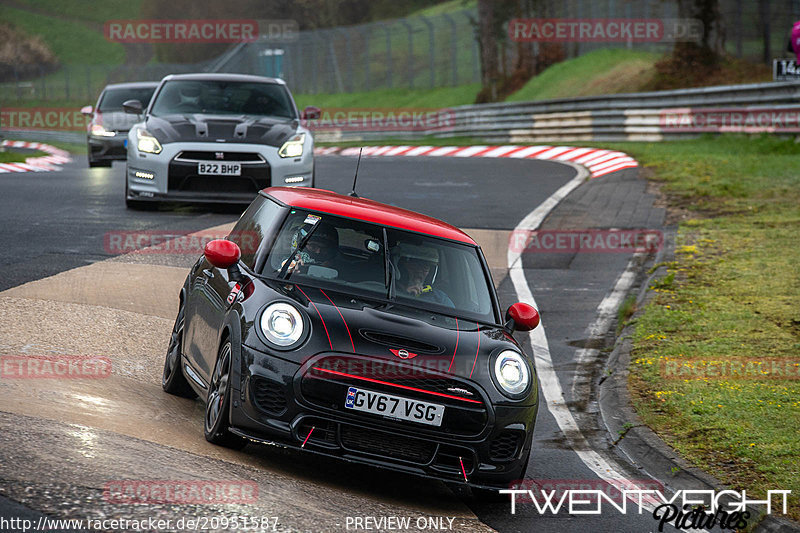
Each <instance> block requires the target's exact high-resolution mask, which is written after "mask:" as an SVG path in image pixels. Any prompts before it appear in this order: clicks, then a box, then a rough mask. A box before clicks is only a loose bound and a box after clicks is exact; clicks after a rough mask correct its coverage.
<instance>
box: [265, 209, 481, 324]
mask: <svg viewBox="0 0 800 533" xmlns="http://www.w3.org/2000/svg"><path fill="white" fill-rule="evenodd" d="M384 230H385V233H384ZM387 242H388V250H387V248H386V243H387ZM387 252H388V253H387ZM387 267H388V272H387ZM262 274H263V275H265V276H267V277H272V278H275V277H279V276H281V275H282V276H283V277H284V279H289V280H291V281H292V282H303V283H306V282H310V283H312V284H320V283H321V284H330V285H335V286H337V287H336V288H338V289H339V290H342V291H345V292H347V291H348V290H353V291H359V292H362V293H370V294H371V295H372V296H373V297H375V298H379V299H383V300H391V301H394V302H397V303H401V304H404V305H408V306H412V307H418V308H424V309H429V310H434V311H438V312H441V313H444V314H449V315H455V316H466V317H470V318H473V319H478V320H482V321H484V322H490V323H494V322H495V315H494V312H493V307H492V298H491V290H490V287H489V284H488V278H487V276H486V275H485V272H484V269H483V265H482V263H481V261H480V258H479V256H478V251H477V249H476V248H475V247H473V246H468V245H465V244H459V243H454V242H450V241H446V240H443V239H437V238H435V237H428V236H425V235H420V234H417V233H412V232H408V231H402V230H398V229H394V228H388V227H387V228H384V227H383V226H379V225H375V224H369V223H365V222H361V221H357V220H351V219H346V218H341V217H336V216H332V215H328V214H325V213H313V212H308V211H305V210H292V211H291V212H290V214H289V216H288V217H287V219H286V221H285V222H284V224H283V227H282V228H281V230H280V232H279V234H278V237H277V238H276V239H275V241H274V244H273V246H272V249H271V250H270V252H269V254H268V256H267V260H266V262H265V264H264V268H263V271H262Z"/></svg>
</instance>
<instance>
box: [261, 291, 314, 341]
mask: <svg viewBox="0 0 800 533" xmlns="http://www.w3.org/2000/svg"><path fill="white" fill-rule="evenodd" d="M309 326H310V324H309V322H308V319H307V318H306V317H305V314H304V313H302V312H301V311H300V310H299V309H298V308H297V307H295V306H294V305H292V304H291V303H289V302H273V303H271V304H269V305H267V306H266V307H265V308H264V309H263V310H262V311H261V314H260V316H259V319H258V331H259V332H260V333H261V336H262V337H263V338H264V339H265V340H266V341H267V344H268V345H269V346H272V347H273V348H276V349H278V350H291V349H294V348H296V347H297V346H298V345H299V344H300V343H302V342H303V340H305V338H306V337H307V336H308V331H309V329H310V328H309Z"/></svg>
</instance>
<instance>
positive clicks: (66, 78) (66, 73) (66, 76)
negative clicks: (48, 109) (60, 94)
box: [64, 66, 69, 102]
mask: <svg viewBox="0 0 800 533" xmlns="http://www.w3.org/2000/svg"><path fill="white" fill-rule="evenodd" d="M64 94H65V95H66V97H67V101H68V102H69V67H66V66H65V67H64Z"/></svg>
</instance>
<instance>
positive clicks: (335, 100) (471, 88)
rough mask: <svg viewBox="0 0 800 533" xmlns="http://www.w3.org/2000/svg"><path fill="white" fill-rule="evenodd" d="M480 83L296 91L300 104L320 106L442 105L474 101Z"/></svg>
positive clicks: (450, 105) (298, 103)
mask: <svg viewBox="0 0 800 533" xmlns="http://www.w3.org/2000/svg"><path fill="white" fill-rule="evenodd" d="M479 90H480V85H479V84H477V83H472V84H468V85H459V86H456V87H439V88H436V89H416V90H415V89H384V90H379V91H370V92H366V93H341V94H312V95H303V94H298V95H295V101H296V102H297V107H298V108H300V109H303V108H304V107H305V106H307V105H315V106H317V107H319V108H322V109H325V108H360V109H363V108H398V107H416V108H441V107H452V106H457V105H465V104H471V103H473V102H474V101H475V95H476V94H477V93H478V91H479Z"/></svg>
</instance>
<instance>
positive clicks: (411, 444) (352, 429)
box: [340, 424, 437, 464]
mask: <svg viewBox="0 0 800 533" xmlns="http://www.w3.org/2000/svg"><path fill="white" fill-rule="evenodd" d="M340 438H341V441H342V447H344V448H345V449H347V450H351V451H355V452H363V453H369V454H372V455H381V456H384V457H390V458H392V459H397V460H400V461H408V462H411V463H418V464H427V463H429V462H430V461H431V459H433V456H434V454H435V453H436V446H437V445H436V443H434V442H429V441H424V440H420V439H414V438H411V437H404V436H400V435H396V434H392V433H384V432H382V431H375V430H371V429H364V428H360V427H356V426H350V425H348V424H341V425H340Z"/></svg>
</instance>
